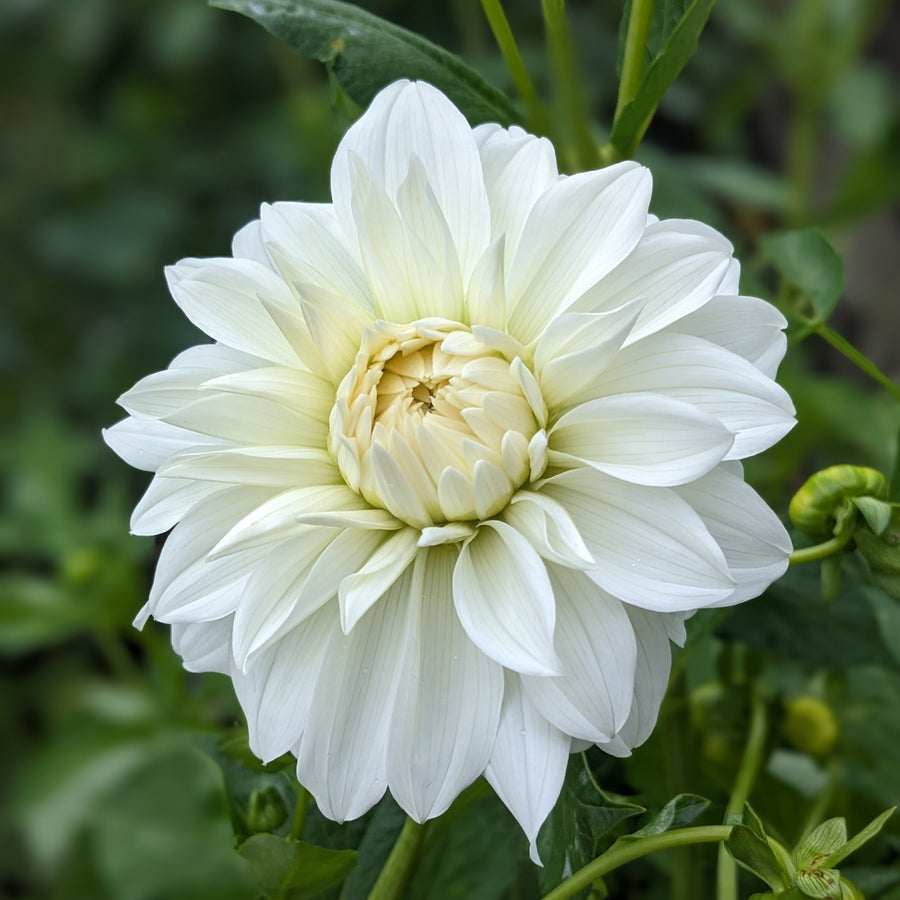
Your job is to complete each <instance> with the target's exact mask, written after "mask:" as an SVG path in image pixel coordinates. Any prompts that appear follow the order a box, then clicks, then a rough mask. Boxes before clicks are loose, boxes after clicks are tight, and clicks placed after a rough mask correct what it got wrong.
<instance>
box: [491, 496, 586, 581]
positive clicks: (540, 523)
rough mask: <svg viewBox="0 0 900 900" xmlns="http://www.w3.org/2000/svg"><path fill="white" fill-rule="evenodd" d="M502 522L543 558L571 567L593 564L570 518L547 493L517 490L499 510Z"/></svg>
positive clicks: (576, 567)
mask: <svg viewBox="0 0 900 900" xmlns="http://www.w3.org/2000/svg"><path fill="white" fill-rule="evenodd" d="M502 518H503V521H504V522H506V524H507V525H511V526H512V527H513V528H514V529H515V530H516V531H518V532H519V534H521V535H523V536H524V537H525V538H527V539H528V541H529V542H530V543H531V546H532V547H534V549H535V550H536V551H537V552H538V553H539V554H540V556H542V557H543V558H544V559H548V560H551V561H552V562H557V563H560V564H561V565H564V566H568V567H569V568H572V569H584V568H587V567H589V566H592V565H594V558H593V557H592V556H591V554H590V551H589V550H588V548H587V547H586V546H585V545H584V541H583V540H582V538H581V535H580V534H579V533H578V529H577V528H576V527H575V523H574V522H573V521H572V517H571V516H570V515H569V514H568V513H567V512H566V510H565V508H564V507H563V506H561V505H560V504H559V503H557V502H556V501H555V500H554V499H553V498H552V497H549V496H548V495H547V494H538V493H536V492H534V491H519V492H518V493H516V494H513V496H512V499H511V500H510V501H509V505H508V506H507V507H506V509H505V510H504V511H503V517H502Z"/></svg>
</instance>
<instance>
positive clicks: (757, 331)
mask: <svg viewBox="0 0 900 900" xmlns="http://www.w3.org/2000/svg"><path fill="white" fill-rule="evenodd" d="M738 322H739V323H740V327H739V328H738V327H736V323H738ZM786 327H787V319H785V317H784V316H783V315H782V314H781V313H780V312H778V310H777V309H775V307H774V306H772V304H771V303H766V301H765V300H760V299H758V298H757V297H735V296H730V297H729V296H720V297H713V299H712V300H710V301H709V303H707V304H706V305H705V306H704V307H703V308H702V309H698V310H697V311H696V312H693V313H691V314H690V315H689V316H685V317H684V318H683V319H679V321H677V322H675V323H673V324H672V325H671V326H669V330H671V331H678V332H680V333H681V334H693V335H696V336H697V337H701V338H704V339H705V340H707V341H712V343H714V344H719V345H720V346H721V347H724V348H725V349H726V350H730V351H731V352H732V353H737V355H738V356H743V357H744V359H746V360H749V361H750V362H752V363H753V365H754V366H756V368H757V369H759V370H760V371H761V372H762V373H763V374H764V375H768V377H769V378H774V377H775V373H776V372H777V371H778V365H779V363H780V362H781V360H782V359H783V358H784V353H785V350H786V349H787V338H786V337H785V335H784V329H785V328H786Z"/></svg>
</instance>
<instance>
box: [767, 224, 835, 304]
mask: <svg viewBox="0 0 900 900" xmlns="http://www.w3.org/2000/svg"><path fill="white" fill-rule="evenodd" d="M762 248H763V250H764V251H765V253H766V255H767V256H768V257H769V259H770V260H771V261H772V263H773V265H774V266H775V268H776V269H777V270H778V271H779V272H780V273H781V275H783V276H784V277H785V278H786V279H787V280H788V281H789V282H790V283H791V284H793V285H794V286H795V287H796V288H797V289H798V290H799V291H800V292H801V293H802V294H803V295H804V296H805V297H806V299H807V300H809V302H810V304H811V305H812V309H813V313H814V315H815V317H816V319H817V320H819V321H821V322H824V321H825V320H826V319H827V318H828V317H829V316H830V315H831V311H832V310H833V309H834V307H835V305H836V304H837V302H838V300H839V299H840V296H841V293H842V292H843V290H844V266H843V263H842V262H841V259H840V257H839V256H838V255H837V253H835V252H834V249H833V248H832V246H831V244H829V243H828V241H827V240H825V238H824V237H823V235H822V232H820V231H819V230H818V229H817V228H800V229H797V230H794V231H779V232H777V233H775V234H770V235H767V236H766V237H765V238H764V239H763V241H762Z"/></svg>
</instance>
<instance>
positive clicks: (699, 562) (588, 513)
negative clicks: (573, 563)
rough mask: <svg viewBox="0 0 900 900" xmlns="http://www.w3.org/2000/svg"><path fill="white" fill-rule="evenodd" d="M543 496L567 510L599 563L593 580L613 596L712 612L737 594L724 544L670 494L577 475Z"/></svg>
mask: <svg viewBox="0 0 900 900" xmlns="http://www.w3.org/2000/svg"><path fill="white" fill-rule="evenodd" d="M543 491H546V492H547V493H548V494H549V495H550V496H551V497H553V498H554V499H555V500H557V501H559V502H560V503H561V504H562V505H563V506H564V507H565V508H566V510H567V512H568V513H569V515H570V516H571V517H572V520H573V521H574V522H575V525H576V527H577V528H578V531H579V533H580V534H581V536H582V537H583V538H584V541H585V544H586V545H587V548H588V550H590V552H591V553H592V554H593V556H594V559H596V561H597V565H596V566H595V567H594V568H592V569H587V570H586V572H587V575H588V576H589V577H590V578H591V579H592V580H593V581H595V582H596V583H597V584H598V585H599V586H600V587H602V588H603V589H604V590H606V591H608V592H609V593H610V594H612V595H613V596H614V597H618V598H619V599H620V600H623V601H624V602H626V603H632V604H634V605H635V606H640V607H643V608H645V609H656V610H660V611H663V612H668V611H675V610H685V609H697V608H699V607H702V606H710V605H712V604H714V603H717V602H718V601H720V600H724V599H725V598H726V597H728V596H729V595H730V594H731V592H732V591H733V590H734V586H735V583H734V581H733V580H732V578H731V575H730V574H729V571H728V565H727V563H726V561H725V557H724V556H723V555H722V551H721V550H720V549H719V545H718V544H717V543H716V542H715V541H714V540H713V538H712V536H711V535H710V533H709V532H708V531H707V529H706V526H705V525H704V523H703V521H702V520H701V518H700V516H698V515H697V513H695V512H694V510H693V509H691V507H690V506H689V505H688V504H687V502H685V501H684V500H682V499H681V498H680V497H679V496H678V495H677V494H676V493H675V492H674V491H673V490H672V489H671V488H648V487H643V486H641V485H636V484H628V483H626V482H623V481H619V480H617V479H615V478H610V477H609V476H608V475H604V474H602V473H601V472H596V471H594V470H592V469H572V470H571V471H568V472H564V473H562V474H561V475H556V476H554V477H553V478H551V479H549V481H548V482H547V483H546V484H545V485H544V487H543Z"/></svg>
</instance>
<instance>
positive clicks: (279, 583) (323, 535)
mask: <svg viewBox="0 0 900 900" xmlns="http://www.w3.org/2000/svg"><path fill="white" fill-rule="evenodd" d="M336 536H337V533H336V532H335V531H334V530H333V529H331V528H315V529H311V530H310V531H308V532H306V533H305V534H302V535H300V536H299V537H294V538H290V539H289V540H285V541H282V542H280V543H278V544H277V545H276V546H275V547H273V548H272V549H270V550H269V551H268V552H267V553H266V554H265V556H263V557H261V558H260V560H259V562H257V563H256V564H255V565H254V568H253V571H252V572H250V575H249V577H248V578H247V581H246V583H245V584H244V591H243V593H242V595H241V599H240V602H239V604H238V607H237V611H236V612H235V616H234V631H233V641H232V654H233V656H234V662H235V665H236V666H237V667H238V668H240V669H246V668H247V664H248V659H249V658H250V656H251V654H253V653H254V652H256V651H258V650H259V649H260V648H261V647H263V646H265V645H266V644H267V643H268V642H269V641H270V640H271V639H272V638H273V636H274V635H275V634H276V633H277V632H278V631H279V629H280V627H281V626H282V625H283V624H284V623H285V622H286V621H287V619H288V617H289V616H290V615H291V613H292V612H294V610H295V607H296V606H297V599H298V596H299V593H300V587H301V585H302V584H303V581H304V580H305V578H306V576H307V575H308V574H309V570H310V568H311V566H312V565H313V563H314V562H315V561H316V559H317V558H318V557H319V555H320V554H321V553H322V551H323V550H324V549H325V548H326V547H327V546H328V545H329V544H330V543H331V542H332V541H333V540H334V539H335V537H336Z"/></svg>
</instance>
